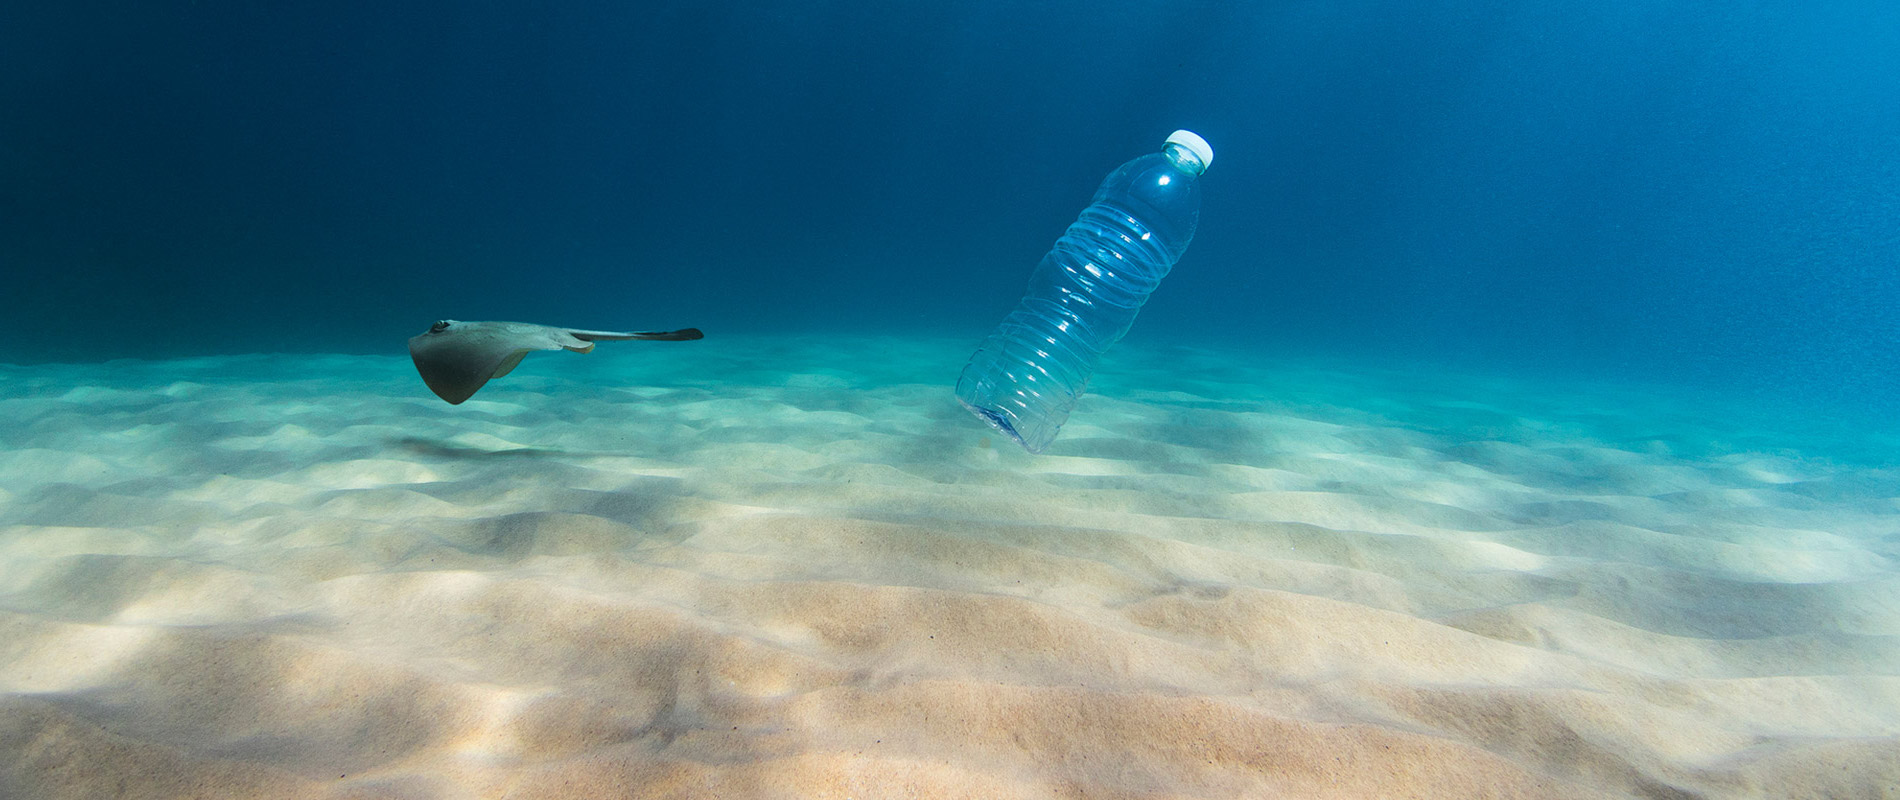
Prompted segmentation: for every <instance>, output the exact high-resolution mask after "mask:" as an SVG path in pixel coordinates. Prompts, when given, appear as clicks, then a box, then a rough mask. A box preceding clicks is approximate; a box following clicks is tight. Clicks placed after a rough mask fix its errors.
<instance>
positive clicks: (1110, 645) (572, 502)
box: [0, 332, 1900, 798]
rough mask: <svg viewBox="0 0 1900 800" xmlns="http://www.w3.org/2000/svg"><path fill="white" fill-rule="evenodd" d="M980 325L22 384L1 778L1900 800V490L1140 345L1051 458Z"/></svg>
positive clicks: (1442, 384) (123, 786) (1282, 365)
mask: <svg viewBox="0 0 1900 800" xmlns="http://www.w3.org/2000/svg"><path fill="white" fill-rule="evenodd" d="M968 344H969V343H965V342H944V341H914V340H905V339H875V338H864V339H855V340H846V341H843V342H839V341H837V340H819V339H816V338H814V339H810V340H772V339H744V338H730V337H728V338H721V337H719V336H718V335H717V332H715V335H714V338H710V339H707V340H705V341H703V342H693V343H682V344H632V345H625V346H616V347H603V348H601V350H600V351H599V352H597V353H595V354H593V355H589V356H585V357H581V356H570V355H567V354H545V355H536V356H534V357H531V358H529V359H528V360H527V361H526V362H524V364H523V365H522V367H521V368H520V369H519V370H518V371H517V372H516V373H515V374H514V375H512V376H510V377H508V378H506V379H503V380H501V381H497V382H495V383H492V384H490V385H489V387H488V388H486V389H484V390H483V392H482V393H481V394H479V395H477V396H476V398H475V399H473V400H471V401H470V402H468V403H467V404H466V405H463V406H459V407H450V406H448V405H445V404H443V403H441V402H440V401H438V400H436V399H435V398H434V397H433V396H431V395H430V394H429V393H428V391H427V390H426V389H425V388H424V387H423V386H422V384H421V381H420V380H419V379H417V378H416V376H415V375H414V373H413V371H412V369H411V367H410V365H409V364H408V363H407V360H406V359H404V358H400V357H395V356H392V357H387V358H359V357H309V356H269V357H266V356H256V357H240V358H221V359H201V360H189V361H174V362H162V363H161V362H115V363H111V364H105V365H91V366H73V367H0V444H4V451H3V452H0V797H8V798H12V797H21V798H29V797H31V798H69V797H70V798H82V797H83V798H93V797H123V798H171V797H247V798H273V797H311V798H345V797H361V798H372V797H373V798H386V797H388V798H459V797H509V798H570V797H639V798H687V797H694V798H697V797H725V798H730V797H782V798H847V797H849V798H900V797H933V798H934V797H983V798H1048V797H1074V798H1239V797H1262V798H1266V797H1285V798H1374V797H1380V798H1384V797H1445V798H1478V797H1498V798H1503V797H1545V798H1580V797H1646V798H1649V797H1653V798H1690V797H1710V798H1717V797H1760V798H1798V797H1839V798H1860V797H1883V796H1886V797H1893V796H1900V572H1896V556H1900V499H1897V498H1900V472H1896V471H1894V470H1892V469H1882V468H1879V467H1878V466H1877V464H1878V463H1879V462H1878V459H1856V458H1853V457H1839V456H1837V455H1836V454H1830V453H1824V452H1820V451H1818V450H1813V449H1807V448H1804V447H1803V446H1802V443H1801V441H1800V440H1796V439H1791V438H1789V437H1787V436H1782V437H1779V438H1777V437H1772V436H1769V435H1767V434H1762V433H1758V432H1756V431H1757V430H1758V426H1757V424H1756V422H1755V421H1751V420H1749V419H1747V418H1745V417H1744V416H1742V415H1740V414H1737V413H1729V412H1728V410H1726V409H1724V408H1722V407H1720V406H1718V405H1713V404H1711V403H1710V401H1707V400H1706V399H1702V400H1692V399H1691V398H1687V397H1668V396H1658V395H1655V394H1645V393H1642V392H1638V391H1635V390H1630V389H1622V390H1612V389H1609V388H1602V387H1597V388H1592V387H1588V386H1558V385H1555V384H1550V385H1545V384H1538V383H1529V382H1522V381H1507V380H1502V379H1479V378H1472V377H1466V376H1458V375H1446V374H1429V373H1424V372H1421V373H1417V374H1408V373H1404V372H1395V371H1390V370H1370V369H1353V370H1348V369H1345V368H1344V366H1345V365H1337V364H1335V365H1324V364H1317V363H1294V362H1270V361H1256V362H1248V361H1245V360H1243V359H1237V358H1235V357H1232V356H1229V355H1223V354H1221V353H1218V352H1210V351H1202V350H1192V349H1179V348H1159V347H1153V348H1148V349H1143V348H1142V347H1141V346H1139V344H1138V343H1131V344H1130V345H1128V346H1126V347H1124V348H1122V349H1120V350H1118V351H1117V352H1116V354H1115V356H1116V357H1115V359H1114V360H1113V361H1112V362H1111V363H1110V364H1108V365H1107V366H1106V367H1105V368H1104V370H1103V372H1102V374H1101V375H1100V376H1099V377H1098V379H1097V384H1096V394H1093V395H1091V396H1090V397H1088V398H1087V399H1085V401H1084V403H1083V405H1082V408H1081V410H1080V411H1079V412H1078V414H1077V415H1076V417H1075V418H1074V419H1073V420H1072V421H1071V422H1070V424H1069V426H1068V427H1067V429H1066V430H1065V431H1064V433H1063V436H1062V438H1061V439H1059V440H1058V441H1057V443H1056V445H1055V446H1054V447H1053V448H1051V451H1050V453H1049V454H1047V455H1044V456H1039V457H1032V456H1029V455H1027V454H1025V453H1023V452H1021V451H1019V450H1017V449H1015V448H1014V446H1013V445H1007V444H1006V443H1003V442H1000V441H997V440H996V439H995V438H994V437H993V436H991V435H989V434H988V432H987V431H986V430H985V429H984V428H983V427H982V426H981V425H980V424H979V423H977V422H976V421H975V420H973V419H971V418H969V416H968V415H967V414H966V413H965V412H964V411H963V410H962V409H961V408H959V407H958V405H957V404H956V401H955V399H954V398H953V397H952V396H951V392H950V389H949V383H950V382H951V381H952V380H954V378H955V375H956V371H957V369H958V368H959V367H960V365H961V360H962V358H963V357H964V356H966V355H967V349H968ZM1888 445H1891V443H1888ZM1888 445H1882V444H1880V443H1864V449H1863V450H1862V451H1861V452H1862V453H1863V454H1864V453H1866V452H1874V453H1879V452H1896V451H1894V450H1893V449H1892V448H1891V447H1890V446H1888ZM1882 448H1885V449H1884V450H1883V449H1882ZM1889 463H1891V461H1889Z"/></svg>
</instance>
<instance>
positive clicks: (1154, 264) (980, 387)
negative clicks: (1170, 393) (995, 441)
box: [957, 153, 1200, 453]
mask: <svg viewBox="0 0 1900 800" xmlns="http://www.w3.org/2000/svg"><path fill="white" fill-rule="evenodd" d="M1198 177H1199V176H1198V174H1196V173H1195V172H1193V171H1189V170H1184V169H1182V168H1181V166H1180V165H1179V164H1177V163H1176V160H1175V159H1172V158H1170V157H1168V156H1166V155H1164V154H1162V153H1155V154H1152V155H1146V156H1142V157H1140V158H1137V159H1135V160H1133V161H1130V162H1128V163H1126V164H1123V165H1122V166H1121V167H1120V168H1119V169H1117V170H1115V171H1114V172H1112V173H1110V174H1109V176H1108V178H1106V179H1105V180H1103V181H1102V185H1101V188H1099V189H1097V190H1096V192H1095V197H1094V199H1093V201H1092V202H1090V204H1089V206H1088V208H1086V209H1084V210H1083V211H1082V214H1081V216H1080V217H1078V218H1077V219H1076V221H1075V222H1074V223H1073V224H1071V225H1070V226H1069V228H1068V230H1067V231H1065V232H1064V233H1063V234H1062V237H1061V238H1060V239H1058V240H1056V244H1055V246H1054V247H1053V248H1051V249H1050V250H1049V253H1048V254H1047V255H1044V256H1043V258H1042V261H1041V263H1039V264H1038V265H1037V266H1036V270H1035V272H1033V273H1032V274H1031V276H1030V280H1029V289H1028V292H1027V293H1025V294H1024V296H1023V299H1022V301H1021V302H1020V303H1018V304H1017V306H1016V309H1015V310H1014V311H1011V312H1010V313H1009V315H1008V316H1007V317H1005V318H1004V319H1003V322H1002V324H1000V325H998V326H997V327H996V329H995V330H994V331H992V332H991V333H990V335H989V337H988V338H987V339H985V340H984V341H983V344H982V346H980V347H978V348H977V351H976V353H975V355H972V356H971V357H970V362H969V364H967V365H965V366H964V368H963V374H962V375H961V376H960V377H959V378H958V379H957V399H958V400H960V401H962V403H963V405H964V407H965V408H968V409H970V411H971V413H973V414H975V415H976V416H977V417H978V418H980V419H982V420H984V421H985V422H988V423H989V424H990V425H991V426H993V427H995V428H996V429H997V430H999V431H1001V432H1003V433H1004V434H1007V435H1008V436H1010V437H1011V438H1012V439H1014V440H1015V441H1016V442H1018V443H1019V444H1021V445H1022V446H1023V447H1024V448H1025V449H1027V450H1028V451H1029V452H1032V453H1040V452H1042V451H1043V449H1044V448H1046V447H1048V446H1049V443H1050V442H1051V441H1053V440H1054V439H1055V437H1056V433H1057V432H1058V431H1059V430H1061V428H1062V424H1063V423H1064V422H1066V421H1067V420H1068V418H1069V413H1070V412H1071V411H1073V410H1074V408H1075V404H1076V401H1077V400H1078V399H1079V398H1080V397H1081V395H1082V393H1083V391H1084V390H1085V389H1087V387H1088V381H1089V377H1090V376H1091V375H1093V374H1094V372H1095V365H1096V362H1097V361H1098V360H1099V359H1100V358H1101V355H1102V353H1103V352H1105V351H1107V350H1108V348H1109V346H1111V345H1113V344H1114V343H1115V342H1116V341H1118V340H1120V339H1121V338H1122V336H1123V335H1124V334H1126V333H1127V332H1128V329H1129V327H1131V326H1132V325H1133V324H1134V322H1135V315H1136V313H1137V312H1139V311H1140V310H1141V306H1142V304H1143V303H1146V302H1147V301H1148V296H1149V295H1150V294H1151V293H1153V292H1154V290H1155V287H1157V286H1159V285H1160V284H1161V279H1162V278H1164V277H1166V276H1167V274H1168V271H1169V270H1170V269H1173V267H1174V263H1175V262H1176V261H1177V260H1179V259H1180V257H1181V254H1182V253H1183V252H1185V251H1186V250H1187V246H1188V242H1189V241H1190V240H1191V239H1193V237H1194V227H1195V224H1196V223H1197V221H1198V219H1199V216H1200V194H1199V186H1198V181H1197V178H1198Z"/></svg>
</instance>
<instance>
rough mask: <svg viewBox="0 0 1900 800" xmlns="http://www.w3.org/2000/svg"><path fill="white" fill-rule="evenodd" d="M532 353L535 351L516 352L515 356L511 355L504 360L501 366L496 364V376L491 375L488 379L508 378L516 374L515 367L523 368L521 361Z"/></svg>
mask: <svg viewBox="0 0 1900 800" xmlns="http://www.w3.org/2000/svg"><path fill="white" fill-rule="evenodd" d="M532 352H534V351H533V350H516V351H515V352H514V354H513V355H510V356H508V357H507V358H504V359H502V360H501V363H500V364H496V365H495V374H493V375H490V376H488V377H490V378H500V377H504V376H506V375H507V374H508V373H510V372H514V371H515V367H518V366H521V359H523V358H526V357H527V355H528V354H529V353H532Z"/></svg>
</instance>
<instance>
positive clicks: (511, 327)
mask: <svg viewBox="0 0 1900 800" xmlns="http://www.w3.org/2000/svg"><path fill="white" fill-rule="evenodd" d="M703 336H705V334H702V333H700V332H699V329H698V328H686V329H684V330H677V331H643V332H638V333H617V332H615V331H583V330H576V329H574V328H554V327H550V326H547V325H535V324H533V323H528V322H459V321H457V320H452V319H445V320H438V321H437V322H436V323H435V324H434V325H431V326H429V330H428V331H427V332H425V333H423V334H421V335H419V336H415V337H413V338H411V339H410V340H409V357H410V358H413V359H415V361H416V371H417V372H420V373H422V382H423V383H426V384H429V390H430V391H433V392H435V394H436V396H437V397H440V398H442V399H444V400H447V401H449V403H450V404H451V405H456V404H460V403H461V402H462V401H463V400H467V399H469V398H470V397H473V396H474V395H475V392H476V390H478V389H480V388H482V384H485V383H488V381H489V379H491V378H499V377H501V376H503V375H506V374H508V373H509V372H512V371H513V370H514V368H515V365H516V364H520V363H521V358H522V357H523V356H526V355H527V354H528V353H529V352H530V351H533V350H572V351H574V352H576V353H587V352H591V351H593V349H594V343H595V342H611V341H624V340H627V339H646V340H652V341H661V342H684V341H689V340H692V339H699V338H702V337H703Z"/></svg>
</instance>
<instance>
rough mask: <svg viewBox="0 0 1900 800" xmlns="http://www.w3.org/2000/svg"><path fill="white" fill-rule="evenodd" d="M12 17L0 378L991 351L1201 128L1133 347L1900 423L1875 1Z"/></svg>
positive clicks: (1886, 34) (1892, 49)
mask: <svg viewBox="0 0 1900 800" xmlns="http://www.w3.org/2000/svg"><path fill="white" fill-rule="evenodd" d="M7 18H8V19H7V24H5V25H3V26H0V65H4V67H5V69H4V77H0V102H4V104H5V107H6V108H7V109H8V113H7V114H6V120H5V121H4V123H0V169H3V170H4V173H0V203H4V207H3V208H0V211H3V212H4V213H3V214H0V266H3V267H4V269H5V271H6V273H7V274H8V275H10V276H12V277H10V278H9V282H10V284H11V286H12V291H11V292H10V293H9V294H10V296H11V297H12V298H13V302H11V303H9V306H10V307H11V309H10V312H9V313H8V314H6V315H5V316H4V317H0V360H7V361H16V362H19V361H29V362H37V361H47V360H97V359H104V358H111V357H118V356H173V355H189V354H204V353H239V352H277V351H299V352H327V351H338V350H340V351H344V352H353V353H375V352H397V351H399V349H400V348H399V347H398V345H400V342H401V340H402V338H404V337H406V336H409V335H412V334H414V333H417V332H420V331H421V330H422V328H424V327H426V326H427V324H428V323H429V322H430V321H432V320H434V319H436V318H438V317H455V318H461V319H489V318H500V319H516V318H521V319H532V320H537V321H540V320H543V319H544V318H545V319H546V320H547V321H554V322H558V323H559V324H569V325H580V326H587V327H596V328H603V327H604V328H614V329H625V328H629V327H636V328H637V327H648V328H651V327H668V326H679V325H685V324H692V325H699V326H700V327H703V328H706V329H707V330H709V331H728V332H731V331H743V332H759V333H787V334H791V333H798V334H813V333H823V332H827V331H838V330H853V331H880V332H882V331H890V332H905V331H922V332H930V333H937V334H946V335H961V336H967V337H970V338H971V340H972V341H973V342H974V341H975V340H976V339H978V338H980V337H981V335H982V334H983V333H984V332H985V331H987V329H988V327H989V326H990V325H991V324H993V322H994V320H996V319H998V318H1000V316H1001V315H1002V313H1003V312H1004V311H1006V310H1007V309H1008V308H1009V307H1010V305H1011V304H1012V303H1013V302H1014V300H1015V299H1016V297H1017V296H1018V295H1019V294H1020V292H1021V289H1022V285H1023V283H1024V281H1025V279H1026V276H1027V274H1028V271H1029V269H1030V268H1031V267H1033V266H1034V264H1035V263H1036V261H1037V259H1038V258H1039V257H1040V256H1041V254H1042V252H1043V251H1044V250H1045V249H1046V248H1047V247H1048V245H1049V244H1050V243H1051V242H1052V241H1054V239H1055V237H1056V235H1057V234H1059V233H1060V232H1061V230H1062V228H1063V227H1064V226H1065V225H1066V224H1067V223H1068V222H1069V221H1070V220H1072V219H1073V218H1074V215H1075V214H1076V213H1077V212H1078V211H1079V210H1080V209H1081V208H1082V206H1083V205H1085V204H1086V203H1087V201H1088V197H1089V194H1090V192H1091V191H1092V190H1093V189H1094V187H1095V184H1096V183H1097V182H1098V181H1099V180H1100V179H1101V176H1102V175H1104V174H1106V173H1107V172H1108V171H1109V170H1110V169H1112V168H1113V167H1114V166H1115V165H1117V164H1119V163H1121V162H1122V161H1125V160H1127V159H1129V158H1132V157H1134V156H1137V155H1140V154H1143V153H1147V152H1152V151H1153V150H1155V149H1156V148H1158V146H1159V144H1160V141H1161V139H1162V138H1163V137H1165V136H1166V135H1167V134H1168V132H1169V131H1172V130H1174V129H1176V128H1187V129H1190V130H1195V131H1198V132H1200V133H1201V134H1203V135H1204V136H1206V137H1207V138H1208V140H1209V141H1211V142H1212V143H1213V144H1214V147H1215V150H1216V153H1217V160H1218V162H1219V163H1218V165H1217V166H1216V167H1214V169H1213V170H1211V171H1210V172H1209V174H1208V176H1207V178H1206V181H1205V183H1206V188H1205V201H1204V208H1205V211H1204V219H1203V221H1202V225H1201V230H1200V233H1199V236H1198V238H1197V240H1196V241H1195V243H1194V245H1193V247H1192V248H1191V249H1190V251H1189V253H1188V255H1187V257H1186V258H1185V259H1184V260H1183V262H1182V264H1181V265H1180V266H1179V269H1178V270H1177V271H1176V273H1175V274H1174V275H1173V276H1171V277H1170V279H1169V281H1168V282H1167V284H1166V285H1165V286H1164V287H1163V288H1162V290H1161V291H1160V292H1158V293H1157V294H1156V296H1155V298H1154V300H1153V302H1152V303H1151V304H1150V306H1149V307H1148V308H1147V309H1146V310H1145V311H1144V315H1143V316H1144V318H1143V319H1142V320H1141V321H1140V322H1139V323H1138V324H1137V326H1136V328H1135V334H1134V335H1135V336H1137V337H1155V338H1161V337H1173V338H1179V339H1187V340H1208V339H1220V340H1226V341H1234V342H1240V343H1243V344H1245V345H1247V346H1250V347H1258V348H1261V349H1263V350H1266V351H1269V352H1281V351H1287V350H1295V351H1301V352H1310V351H1325V352H1337V353H1343V354H1348V355H1377V356H1397V357H1425V358H1431V359H1458V360H1461V361H1465V362H1478V363H1495V364H1500V365H1509V366H1512V367H1531V368H1537V369H1545V370H1553V371H1559V372H1569V371H1575V370H1588V371H1591V372H1593V373H1599V374H1609V375H1615V376H1636V377H1643V378H1668V379H1693V380H1699V381H1710V382H1715V383H1717V384H1720V385H1722V386H1725V387H1729V388H1738V389H1772V388H1784V389H1785V388H1787V387H1789V386H1790V385H1793V386H1798V387H1799V390H1800V392H1801V393H1804V394H1807V395H1810V396H1813V395H1821V396H1830V397H1833V398H1835V399H1851V400H1852V401H1854V402H1855V403H1871V402H1878V403H1880V404H1881V405H1882V407H1883V408H1887V407H1890V406H1891V404H1893V403H1894V402H1895V401H1896V399H1897V398H1900V390H1897V389H1896V388H1895V382H1894V380H1893V376H1894V369H1895V366H1896V356H1895V342H1896V339H1897V338H1900V337H1897V334H1900V323H1896V319H1900V312H1896V311H1895V308H1896V301H1900V278H1896V269H1895V267H1896V265H1900V233H1897V231H1900V115H1896V114H1894V113H1892V108H1891V107H1892V100H1893V98H1895V97H1900V12H1896V11H1895V10H1893V9H1892V8H1891V7H1890V6H1888V5H1886V4H1881V3H1872V2H1861V3H1833V4H1825V5H1824V6H1819V7H1816V6H1813V5H1811V4H1801V3H1748V4H1743V5H1741V6H1736V7H1733V8H1724V9H1721V10H1719V11H1717V10H1709V9H1698V8H1693V7H1689V6H1683V5H1674V4H1661V5H1658V4H1650V3H1616V4H1607V5H1606V4H1602V3H1585V2H1559V3H1538V4H1521V3H1482V2H1462V3H1460V2H1433V3H1361V2H1353V3H1277V4H1267V3H1115V4H1108V5H1102V4H1087V3H1014V2H1012V3H988V2H985V3H950V4H939V5H933V6H929V7H920V6H915V5H914V4H900V5H895V6H887V5H880V4H872V3H753V4H736V5H719V4H698V3H676V4H650V3H639V4H622V3H567V4H560V5H556V6H549V7H543V6H538V5H534V6H529V5H522V4H514V3H475V4H466V3H454V4H451V3H443V4H427V3H397V4H393V5H389V4H374V5H369V4H365V5H356V4H343V5H341V6H337V5H326V6H323V7H317V6H308V7H294V6H293V7H288V8H280V7H276V6H259V5H256V4H241V3H217V2H209V3H191V4H156V5H152V4H144V5H141V4H112V3H100V4H92V3H77V4H57V5H42V6H40V7H34V8H27V7H22V8H17V9H14V10H12V11H10V12H7Z"/></svg>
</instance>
